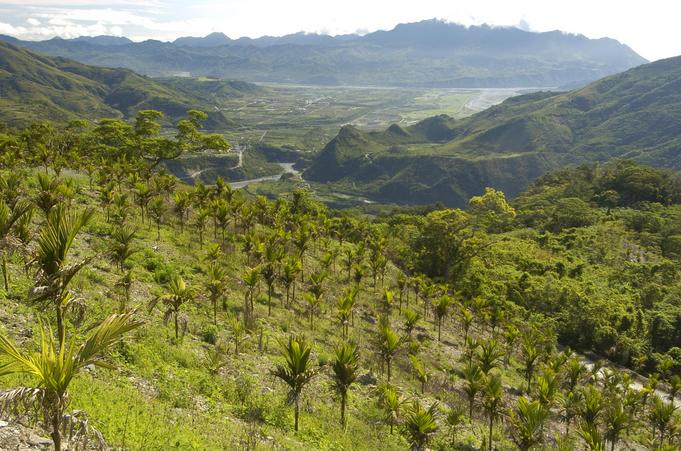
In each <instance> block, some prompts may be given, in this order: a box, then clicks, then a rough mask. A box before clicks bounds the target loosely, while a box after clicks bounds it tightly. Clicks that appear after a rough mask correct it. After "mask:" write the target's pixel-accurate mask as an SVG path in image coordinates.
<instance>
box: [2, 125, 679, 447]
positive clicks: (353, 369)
mask: <svg viewBox="0 0 681 451" xmlns="http://www.w3.org/2000/svg"><path fill="white" fill-rule="evenodd" d="M195 116H196V115H195ZM146 117H147V122H146V124H142V125H146V127H137V130H135V127H130V128H129V129H125V128H123V127H120V126H119V127H117V128H116V129H117V130H119V131H120V133H119V134H117V135H116V138H117V141H113V140H112V139H111V137H112V134H111V133H110V131H111V128H110V127H109V126H107V125H105V126H102V125H99V126H84V127H83V128H82V129H79V130H75V131H74V129H73V128H61V127H59V126H55V127H52V128H49V127H44V128H40V127H30V128H28V129H26V130H24V131H22V132H16V133H3V134H0V156H1V157H2V158H0V242H1V243H2V247H0V259H1V263H2V264H1V265H0V271H1V272H2V275H3V277H2V279H0V318H1V319H2V321H1V323H0V418H2V421H3V423H2V426H0V429H2V434H0V448H5V449H22V448H24V447H27V448H28V447H29V445H30V443H29V442H34V443H44V439H41V438H40V437H41V436H42V437H50V439H48V440H47V442H48V443H49V442H50V441H52V442H54V443H55V444H56V445H57V448H58V449H59V448H61V449H75V448H86V449H111V448H114V449H134V450H138V449H140V450H141V449H145V450H146V449H152V450H161V449H162V450H167V449H181V450H225V449H229V450H232V449H239V450H240V449H244V450H257V449H290V450H310V449H315V450H317V449H319V450H338V449H352V450H355V449H356V450H375V449H380V450H404V449H412V450H425V449H433V450H438V451H444V450H452V449H461V450H489V449H490V448H491V449H495V448H496V449H503V450H515V449H519V450H523V451H526V450H533V449H534V450H537V449H559V450H573V449H593V450H603V449H613V450H618V451H619V450H629V449H636V450H638V449H657V450H672V449H678V448H679V446H681V435H680V434H679V432H678V431H679V430H680V429H679V426H680V425H681V415H680V413H679V410H678V408H677V407H675V404H674V403H675V402H678V396H679V391H680V390H681V379H679V376H678V374H679V371H681V335H679V333H678V332H679V330H681V306H680V305H679V302H678V299H679V293H681V221H680V218H681V182H680V180H681V179H680V178H679V174H678V173H674V172H671V171H662V170H656V169H653V168H650V167H647V166H640V165H637V164H635V163H631V162H627V163H618V164H608V165H588V166H587V165H585V166H582V167H579V168H576V169H570V170H564V171H561V172H557V173H550V174H548V175H545V176H544V177H541V178H540V179H538V180H537V181H536V182H535V183H534V184H533V185H532V186H531V188H530V189H529V190H528V191H527V192H525V193H523V194H522V195H521V196H519V197H518V198H517V199H516V200H515V201H514V202H512V203H510V204H509V203H508V202H507V201H506V199H505V196H504V194H503V193H501V192H499V191H495V190H491V189H490V190H487V191H486V192H485V194H484V195H482V196H477V197H473V198H471V199H470V202H469V206H470V208H469V210H468V211H463V210H457V209H433V208H428V209H425V208H422V209H417V208H412V209H398V210H395V211H394V212H391V213H389V214H384V215H381V216H377V217H368V216H366V215H359V214H358V215H355V214H352V213H351V212H340V211H335V210H332V209H328V208H326V207H325V206H323V205H321V204H319V203H317V202H315V201H314V200H313V198H312V197H311V194H310V193H309V192H307V191H305V190H300V189H297V190H294V191H292V192H288V193H284V194H282V195H281V196H280V197H278V198H276V199H271V200H268V199H267V198H265V197H254V196H250V195H248V193H247V192H244V191H238V190H233V189H231V188H230V187H229V185H228V184H226V183H224V182H223V181H222V180H219V181H218V183H216V184H215V185H213V186H205V185H202V184H197V185H196V186H193V187H190V186H187V185H184V184H183V183H181V182H180V181H179V180H177V179H175V178H174V177H172V176H170V175H168V174H167V173H166V171H165V170H163V169H160V168H161V167H160V166H158V165H156V164H154V161H153V160H151V161H150V160H149V159H148V158H147V157H146V155H147V154H158V153H159V152H160V153H161V154H163V150H165V149H167V148H168V147H173V148H179V149H182V148H183V147H184V146H185V145H186V144H187V139H189V138H191V139H195V140H198V141H202V140H203V139H209V140H212V138H210V137H204V136H203V135H201V134H198V135H197V133H198V131H197V130H198V126H196V124H194V125H195V127H194V128H193V129H192V130H187V128H188V126H189V125H190V122H184V123H183V124H182V127H183V128H184V129H185V133H184V135H183V134H182V133H180V140H179V141H176V140H174V139H173V138H163V139H161V138H159V137H158V136H156V135H155V134H154V133H149V132H148V131H144V130H142V129H143V128H146V130H151V131H152V132H153V131H154V130H156V132H158V127H156V126H154V123H153V121H154V118H153V117H149V116H148V115H147V116H146ZM190 119H191V118H190ZM139 123H140V122H139V121H138V124H139ZM156 125H158V124H156ZM431 125H432V124H431ZM108 127H109V128H108ZM433 129H434V130H438V129H439V127H430V126H429V127H424V126H423V124H422V125H421V126H420V127H414V128H412V129H408V130H402V131H399V130H397V129H396V128H393V129H392V130H391V131H390V133H391V134H392V135H405V134H409V133H416V132H417V131H418V130H422V132H423V133H425V132H426V131H427V130H433ZM140 134H141V135H140ZM436 136H440V135H439V134H437V133H436ZM64 137H67V138H69V139H71V141H72V142H74V143H77V144H78V145H77V146H74V147H73V149H72V152H71V153H70V154H69V155H68V158H64V155H63V154H62V152H61V146H60V144H59V143H60V142H63V139H62V138H64ZM143 137H147V138H146V139H143ZM342 138H343V139H347V140H349V141H350V142H361V141H362V140H363V139H365V138H366V136H365V135H361V134H360V133H359V132H356V131H353V130H352V129H348V130H347V131H346V132H344V135H343V137H342ZM403 138H404V139H406V137H404V136H403ZM382 139H386V140H388V139H392V138H391V137H388V136H383V138H382ZM139 143H142V144H143V147H144V149H145V152H144V153H141V149H140V146H139V145H138V144H139ZM36 149H40V150H41V151H40V152H36ZM157 151H158V152H157ZM122 156H125V158H122ZM60 343H63V345H61V344H60ZM19 423H20V424H19ZM26 426H30V427H32V428H34V431H35V432H34V433H33V435H31V436H28V435H27V437H28V438H24V437H22V436H20V435H11V432H10V433H9V434H10V435H8V432H7V431H12V430H14V429H16V428H25V427H26ZM36 434H37V437H38V438H37V439H36ZM85 442H87V443H88V445H86V444H85ZM31 446H32V445H31ZM29 449H30V448H29Z"/></svg>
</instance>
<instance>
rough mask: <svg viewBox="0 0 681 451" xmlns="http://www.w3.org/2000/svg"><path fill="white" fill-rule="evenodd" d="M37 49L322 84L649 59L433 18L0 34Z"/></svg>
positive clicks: (581, 40)
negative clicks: (328, 25) (352, 30)
mask: <svg viewBox="0 0 681 451" xmlns="http://www.w3.org/2000/svg"><path fill="white" fill-rule="evenodd" d="M0 39H2V40H6V41H8V42H11V43H13V44H16V45H21V46H24V47H28V48H31V49H33V50H35V51H38V52H40V53H42V54H46V55H53V56H63V57H68V58H71V59H74V60H76V61H79V62H81V63H86V64H92V65H97V66H107V67H124V68H129V69H132V70H135V71H137V72H139V73H141V74H145V75H150V76H169V75H194V76H210V77H216V78H231V79H241V80H246V81H260V82H280V83H298V84H322V85H335V84H342V85H376V86H432V87H510V86H512V87H524V86H533V87H537V86H563V85H571V84H575V83H584V82H588V81H592V80H595V79H598V78H601V77H603V76H606V75H610V74H613V73H616V72H620V71H622V70H626V69H628V68H631V67H633V66H636V65H639V64H642V63H645V62H646V60H645V59H644V58H642V57H641V56H639V55H638V54H636V53H635V52H634V51H633V50H631V49H630V48H629V47H627V46H626V45H623V44H621V43H619V42H617V41H615V40H613V39H608V38H603V39H588V38H586V37H584V36H581V35H573V34H566V33H563V32H559V31H553V32H545V33H535V32H529V31H524V30H521V29H518V28H499V27H490V26H487V25H483V26H472V27H465V26H462V25H457V24H451V23H446V22H442V21H438V20H427V21H423V22H417V23H409V24H400V25H398V26H396V27H395V28H394V29H393V30H390V31H377V32H374V33H369V34H366V35H363V36H361V35H356V34H355V35H343V36H326V35H319V34H306V33H296V34H291V35H287V36H282V37H268V36H265V37H261V38H257V39H251V38H240V39H230V38H229V37H227V36H226V35H224V34H221V33H213V34H210V35H208V36H206V37H202V38H194V37H183V38H179V39H177V40H175V41H174V42H160V41H154V40H148V41H144V42H139V43H135V42H132V41H130V40H129V39H126V38H120V37H112V36H99V37H81V38H76V39H69V40H67V39H59V38H55V39H50V40H47V41H41V42H32V41H19V40H17V39H15V38H12V37H8V36H4V37H0Z"/></svg>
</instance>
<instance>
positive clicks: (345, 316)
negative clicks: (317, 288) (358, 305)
mask: <svg viewBox="0 0 681 451" xmlns="http://www.w3.org/2000/svg"><path fill="white" fill-rule="evenodd" d="M356 299H357V291H356V290H355V289H354V288H350V289H348V290H347V291H346V292H345V293H344V294H343V296H341V297H340V298H338V300H337V301H336V308H337V309H338V319H339V320H340V323H341V335H342V336H343V338H344V339H345V338H347V337H348V329H349V326H350V320H351V318H352V316H353V311H354V308H355V301H356Z"/></svg>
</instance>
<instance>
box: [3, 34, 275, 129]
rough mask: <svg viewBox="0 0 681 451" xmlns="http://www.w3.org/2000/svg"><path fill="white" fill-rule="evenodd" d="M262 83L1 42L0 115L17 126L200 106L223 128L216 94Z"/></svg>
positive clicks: (174, 114) (173, 114)
mask: <svg viewBox="0 0 681 451" xmlns="http://www.w3.org/2000/svg"><path fill="white" fill-rule="evenodd" d="M253 89H256V90H257V89H262V88H260V87H258V86H255V85H251V84H248V83H243V82H230V81H207V82H204V83H200V84H198V83H195V82H194V81H193V80H187V79H183V80H170V81H168V82H165V81H162V80H151V79H149V78H147V77H144V76H141V75H138V74H136V73H135V72H133V71H131V70H129V69H112V68H102V67H95V66H88V65H85V64H81V63H78V62H75V61H72V60H69V59H66V58H61V57H57V58H53V57H45V56H40V55H37V54H35V53H33V52H31V51H29V50H26V49H23V48H20V47H17V46H14V45H12V44H8V43H5V42H0V121H3V122H5V123H7V124H10V125H15V126H22V125H26V124H28V123H30V122H33V121H36V120H46V119H52V120H56V121H67V120H69V119H76V118H88V119H97V118H103V117H130V116H132V115H134V114H135V113H136V112H137V111H140V110H144V109H157V110H160V111H162V112H163V113H165V115H166V116H167V118H168V120H171V121H172V120H176V119H177V118H179V117H182V116H184V115H185V113H186V112H187V110H190V109H196V108H205V109H206V110H208V111H210V112H209V120H208V122H207V126H209V127H213V128H218V127H220V128H222V127H225V126H227V125H228V124H229V123H230V121H229V120H227V119H226V118H225V117H224V115H223V114H222V113H220V112H215V111H212V108H210V107H211V99H212V98H213V97H215V96H230V95H238V93H239V92H241V91H248V90H253Z"/></svg>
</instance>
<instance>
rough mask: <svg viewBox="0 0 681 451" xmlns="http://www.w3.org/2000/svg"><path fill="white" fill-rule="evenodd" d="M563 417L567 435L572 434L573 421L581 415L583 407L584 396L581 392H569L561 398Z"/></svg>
mask: <svg viewBox="0 0 681 451" xmlns="http://www.w3.org/2000/svg"><path fill="white" fill-rule="evenodd" d="M559 402H560V408H561V411H562V417H563V420H564V421H565V435H566V436H567V435H568V434H569V433H570V423H571V422H572V419H573V418H574V417H576V416H577V415H579V412H580V408H581V405H582V395H581V392H579V391H569V392H567V394H566V395H564V396H561V397H560V398H559Z"/></svg>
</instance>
